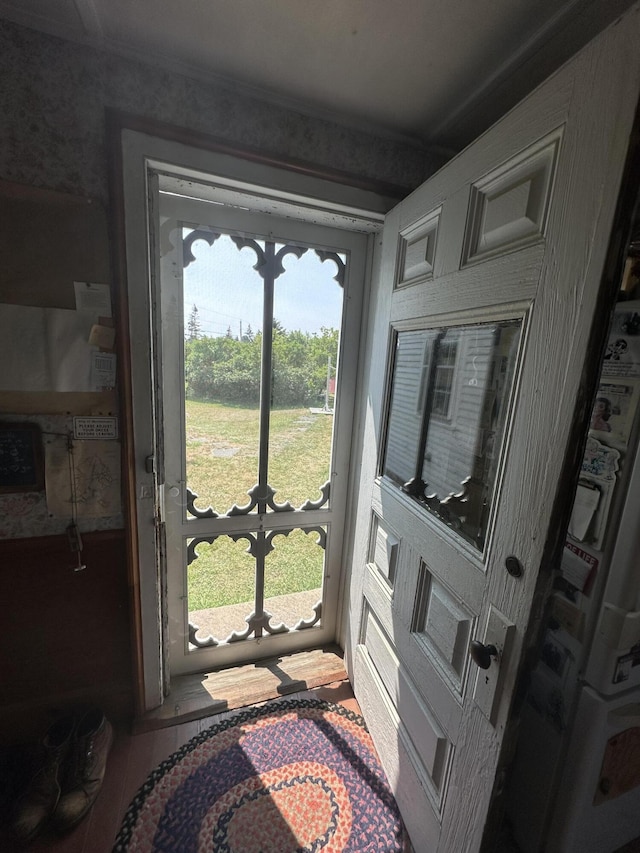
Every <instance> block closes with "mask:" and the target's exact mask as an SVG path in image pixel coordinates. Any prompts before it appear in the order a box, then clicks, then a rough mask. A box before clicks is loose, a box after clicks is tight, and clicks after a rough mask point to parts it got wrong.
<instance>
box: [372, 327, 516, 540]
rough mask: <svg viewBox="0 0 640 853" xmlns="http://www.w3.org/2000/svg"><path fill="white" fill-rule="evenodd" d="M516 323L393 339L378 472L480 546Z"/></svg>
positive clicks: (419, 332)
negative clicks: (380, 466) (386, 416)
mask: <svg viewBox="0 0 640 853" xmlns="http://www.w3.org/2000/svg"><path fill="white" fill-rule="evenodd" d="M521 325H522V321H521V320H507V321H500V322H494V323H483V324H479V325H473V326H453V327H446V328H440V329H422V330H417V331H416V330H412V331H406V332H399V333H397V335H396V342H395V354H394V364H393V374H392V382H391V389H390V404H389V418H388V430H387V442H386V449H385V456H384V463H383V474H384V475H385V476H386V477H388V478H389V479H391V480H392V481H394V482H395V483H397V484H398V485H399V486H400V487H401V488H402V489H403V490H404V491H405V492H406V493H407V494H409V495H411V496H412V497H413V498H415V499H416V500H417V501H419V502H420V503H421V504H423V505H424V507H425V508H426V509H427V510H428V511H429V512H431V513H433V514H434V515H435V516H437V517H438V518H439V519H440V520H441V521H442V522H444V523H445V524H447V525H448V526H449V527H452V528H453V529H454V530H456V531H457V532H458V534H460V535H461V536H462V537H463V538H464V539H466V540H467V541H468V542H471V543H472V544H473V545H475V546H476V547H477V548H478V549H479V550H482V549H483V548H484V543H485V540H486V537H487V531H488V526H489V521H490V516H491V507H492V499H493V494H494V491H495V483H496V478H497V472H498V467H499V457H500V449H501V447H502V443H503V438H504V432H505V425H506V421H507V413H508V409H509V399H510V394H511V388H512V384H513V377H514V375H515V368H516V362H517V353H518V344H519V341H520V331H521Z"/></svg>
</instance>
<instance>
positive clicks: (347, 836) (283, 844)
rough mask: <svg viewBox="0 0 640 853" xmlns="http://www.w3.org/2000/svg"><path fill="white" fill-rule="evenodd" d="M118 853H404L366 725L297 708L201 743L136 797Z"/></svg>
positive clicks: (343, 715)
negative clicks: (125, 852)
mask: <svg viewBox="0 0 640 853" xmlns="http://www.w3.org/2000/svg"><path fill="white" fill-rule="evenodd" d="M113 849H114V853H123V852H124V851H127V853H365V852H366V853H369V851H371V853H373V851H376V853H402V851H404V850H407V849H409V847H408V842H407V841H406V836H405V833H404V830H403V827H402V823H401V821H400V815H399V813H398V808H397V806H396V803H395V801H394V798H393V795H392V793H391V791H390V790H389V786H388V784H387V781H386V778H385V775H384V771H383V770H382V767H381V766H380V763H379V761H378V758H377V756H376V754H375V750H374V747H373V743H372V741H371V738H370V736H369V733H368V732H367V729H366V727H365V724H364V720H363V719H362V717H360V716H358V715H357V714H354V713H353V712H352V711H349V710H347V709H346V708H343V707H342V706H340V705H334V704H333V703H330V702H323V701H318V700H311V699H310V700H306V699H295V700H289V701H284V702H282V701H279V702H277V703H267V704H266V705H263V706H261V707H260V708H257V709H252V710H250V711H244V712H242V713H240V714H237V715H234V716H233V717H230V718H227V719H226V720H224V721H222V722H220V723H218V724H216V725H214V726H212V727H211V728H209V729H207V730H206V731H204V732H202V733H201V734H199V735H197V736H196V737H194V738H193V739H192V740H190V741H189V742H188V743H187V744H185V746H183V747H182V748H181V749H180V750H178V752H176V753H174V754H173V755H172V756H171V757H170V758H168V759H167V760H166V761H163V762H162V764H161V765H160V766H159V767H158V768H157V769H156V770H154V771H153V773H151V775H150V776H149V778H148V779H147V781H146V782H145V783H144V785H143V786H142V787H141V788H140V790H139V791H138V793H137V794H136V796H135V798H134V800H133V802H132V803H131V805H130V806H129V809H128V811H127V814H126V815H125V817H124V820H123V823H122V827H121V829H120V832H119V833H118V836H117V838H116V841H115V846H114V848H113Z"/></svg>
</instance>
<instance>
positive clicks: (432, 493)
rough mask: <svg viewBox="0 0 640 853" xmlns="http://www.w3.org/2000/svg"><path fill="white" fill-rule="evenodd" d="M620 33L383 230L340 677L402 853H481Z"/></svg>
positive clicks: (620, 126)
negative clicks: (353, 701) (377, 756)
mask: <svg viewBox="0 0 640 853" xmlns="http://www.w3.org/2000/svg"><path fill="white" fill-rule="evenodd" d="M638 31H639V30H638V13H637V9H636V10H635V11H633V12H632V13H630V14H629V15H628V16H627V17H626V19H625V20H624V21H623V22H622V23H620V24H619V25H618V26H615V27H613V28H611V29H610V30H608V31H607V32H606V33H604V34H603V35H601V36H600V37H599V38H598V39H597V40H596V41H595V42H593V43H592V44H591V45H589V46H588V47H587V48H586V49H585V50H584V51H582V52H581V53H580V54H579V55H578V56H577V57H576V58H575V59H574V60H572V61H571V62H570V63H569V64H568V65H567V66H565V67H564V68H563V69H561V71H560V72H558V73H557V74H555V75H554V76H553V77H552V78H551V79H550V80H549V81H547V83H545V84H544V85H543V86H542V87H540V88H539V89H538V90H536V92H534V93H533V94H532V95H531V96H530V97H529V98H528V99H527V100H526V101H525V102H523V103H522V104H521V105H519V106H518V107H517V108H516V109H515V110H513V111H512V112H511V113H509V114H508V115H507V116H506V117H505V118H504V119H503V120H501V121H500V122H499V123H498V124H497V125H496V126H494V127H493V128H492V129H491V130H490V131H488V132H487V133H486V134H484V135H483V137H481V138H480V139H479V140H478V141H477V142H476V143H475V144H473V145H472V146H471V147H469V148H468V149H467V150H466V151H464V152H463V153H462V154H461V155H460V156H458V157H457V158H456V159H454V160H453V161H451V163H449V164H448V165H447V166H446V167H445V168H443V169H442V170H441V171H440V172H439V173H437V174H436V175H435V176H434V177H433V178H431V179H430V180H429V181H428V182H427V183H426V184H425V185H423V186H422V187H421V188H419V189H418V190H417V191H416V192H414V193H413V194H412V195H411V196H410V197H409V198H407V199H406V200H405V201H403V202H402V203H401V204H400V205H399V206H398V207H397V208H395V210H394V211H393V212H392V213H391V214H390V215H389V216H388V219H387V223H386V226H385V231H384V236H383V244H382V256H381V257H382V261H381V265H380V270H379V274H378V275H377V277H376V280H375V281H374V285H373V294H372V310H371V320H370V327H369V333H368V344H367V363H368V384H367V389H366V397H365V398H364V399H363V401H362V412H363V432H362V448H363V462H362V470H361V478H360V486H359V492H358V513H357V522H356V530H355V543H354V560H353V569H352V572H353V573H352V582H351V588H350V602H349V606H350V613H351V623H350V636H349V642H348V663H349V667H350V674H351V677H352V679H353V683H354V689H355V694H356V697H357V698H358V700H359V702H360V704H361V706H362V709H363V712H364V714H365V717H366V719H367V721H368V724H369V727H370V729H371V731H372V734H373V737H374V740H375V742H376V745H377V747H378V749H379V751H380V753H381V756H382V759H383V763H384V765H385V768H386V770H387V773H388V775H389V777H390V780H391V783H392V786H393V788H394V790H395V792H396V796H397V799H398V803H399V806H400V809H401V812H402V814H403V816H404V818H405V821H406V824H407V827H408V830H409V833H410V835H411V839H412V842H413V845H414V847H415V849H416V851H417V853H437V852H438V851H441V853H454V851H455V853H463V851H476V850H478V849H479V847H480V843H481V839H482V833H483V828H484V824H485V821H486V816H487V813H488V808H489V804H490V800H491V796H492V792H493V790H494V783H495V782H496V773H497V766H498V759H499V754H500V748H501V745H502V740H503V736H504V731H505V724H506V721H507V718H508V714H509V708H510V703H511V699H512V694H513V689H514V684H515V679H516V675H517V671H518V666H519V663H520V659H521V652H522V648H523V639H524V636H525V632H526V630H527V626H528V624H529V620H530V616H531V611H532V604H533V599H534V593H535V590H536V585H537V581H538V577H539V574H540V571H541V568H542V561H543V558H544V554H545V544H546V543H547V541H548V537H549V535H550V533H551V531H553V529H554V528H553V525H554V517H553V512H552V510H553V505H554V498H555V496H556V491H557V487H558V477H559V472H560V471H561V469H562V465H563V460H564V457H565V452H566V446H567V441H568V437H569V434H570V429H571V426H572V420H573V417H574V411H575V406H576V400H577V395H578V391H579V385H580V377H581V372H582V369H583V364H584V361H585V354H586V349H587V344H588V337H589V332H590V329H591V324H592V321H593V319H594V311H595V306H596V299H597V295H598V291H599V286H600V279H601V274H602V268H603V261H604V256H605V251H606V247H607V243H608V239H609V233H610V228H611V222H612V216H613V212H614V208H615V203H616V198H617V194H618V191H619V185H620V178H621V173H622V169H623V165H624V158H625V154H626V150H627V146H628V140H629V134H630V130H631V125H632V120H633V115H634V111H635V106H636V100H637V95H638V80H639V65H640V63H639V61H638V50H637V44H636V39H635V36H636V35H637V33H638ZM472 641H475V651H474V654H475V657H474V659H473V660H472V657H471V655H470V647H471V643H472Z"/></svg>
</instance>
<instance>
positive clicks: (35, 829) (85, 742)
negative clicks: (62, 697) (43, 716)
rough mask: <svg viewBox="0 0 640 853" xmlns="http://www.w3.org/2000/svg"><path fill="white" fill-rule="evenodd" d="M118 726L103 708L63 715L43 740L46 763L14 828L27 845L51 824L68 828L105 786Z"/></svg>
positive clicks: (24, 800)
mask: <svg viewBox="0 0 640 853" xmlns="http://www.w3.org/2000/svg"><path fill="white" fill-rule="evenodd" d="M112 741H113V729H112V727H111V724H110V723H109V721H108V720H107V718H106V717H105V716H104V714H103V713H102V711H100V710H99V709H97V708H93V709H90V710H88V711H85V712H84V713H83V714H81V715H80V716H75V715H68V716H64V717H61V718H60V719H59V720H58V721H57V722H55V723H54V724H53V725H52V726H51V728H50V729H49V730H48V732H47V734H46V735H45V738H44V741H43V747H44V763H43V764H42V766H41V768H40V769H39V770H38V772H37V773H36V775H35V776H34V777H33V779H32V780H31V782H30V783H29V785H28V786H27V789H26V790H25V792H24V793H23V794H22V796H21V797H20V799H19V800H18V802H17V804H16V810H15V815H14V820H13V832H14V834H15V836H16V838H17V839H18V840H19V841H21V842H22V843H23V844H28V843H29V842H30V841H32V840H33V839H34V838H35V837H36V836H37V835H38V834H39V833H40V832H41V831H42V830H43V829H44V828H45V827H48V826H51V827H52V828H53V829H55V830H56V831H57V832H61V833H64V832H68V831H69V830H71V829H73V828H74V827H75V826H76V825H77V824H79V823H80V821H81V820H82V818H83V817H84V816H85V815H86V814H87V812H88V811H89V809H90V808H91V806H92V805H93V803H94V802H95V799H96V797H97V796H98V793H99V791H100V788H101V787H102V781H103V779H104V774H105V769H106V766H107V756H108V754H109V749H110V748H111V743H112Z"/></svg>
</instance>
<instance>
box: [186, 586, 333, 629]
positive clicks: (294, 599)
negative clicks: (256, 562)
mask: <svg viewBox="0 0 640 853" xmlns="http://www.w3.org/2000/svg"><path fill="white" fill-rule="evenodd" d="M321 594H322V590H320V589H312V590H309V591H308V592H294V593H291V594H289V595H276V596H273V597H272V598H268V599H266V600H265V603H264V609H265V610H267V611H268V612H269V613H271V615H272V617H273V618H272V619H271V624H272V625H278V624H279V623H280V622H284V624H285V625H286V626H287V627H288V628H293V626H294V625H295V624H296V623H297V622H299V621H300V619H313V618H314V617H315V612H314V610H313V605H314V604H316V603H317V602H318V601H319V600H320V597H321ZM252 610H253V603H252V602H251V603H245V604H229V605H227V606H225V607H214V608H211V609H208V610H193V611H192V612H191V613H190V614H189V621H190V622H191V623H192V624H194V625H197V626H198V628H199V630H198V633H197V637H198V639H202V640H204V639H206V638H207V637H208V636H209V635H211V636H212V637H215V638H216V639H218V640H223V639H225V638H226V637H228V636H229V634H230V633H231V632H232V631H238V632H239V633H241V632H242V631H244V630H246V627H247V623H246V621H245V619H246V617H247V616H248V615H249V614H250V613H251V611H252Z"/></svg>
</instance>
